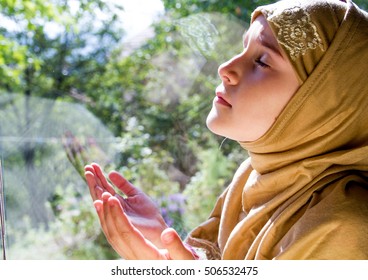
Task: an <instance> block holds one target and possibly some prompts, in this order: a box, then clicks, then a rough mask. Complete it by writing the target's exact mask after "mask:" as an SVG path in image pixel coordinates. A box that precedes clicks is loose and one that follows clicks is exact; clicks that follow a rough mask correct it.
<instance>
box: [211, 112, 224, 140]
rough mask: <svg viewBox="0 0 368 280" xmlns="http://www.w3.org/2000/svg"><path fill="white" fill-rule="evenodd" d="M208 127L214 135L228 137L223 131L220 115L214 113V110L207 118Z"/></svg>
mask: <svg viewBox="0 0 368 280" xmlns="http://www.w3.org/2000/svg"><path fill="white" fill-rule="evenodd" d="M206 125H207V128H208V129H209V130H210V131H211V132H212V133H213V134H216V135H219V136H223V137H228V136H227V135H225V134H226V133H225V131H224V129H223V124H221V120H220V119H219V117H218V115H217V114H216V113H215V112H213V110H211V112H210V113H209V114H208V116H207V119H206ZM228 138H229V137H228Z"/></svg>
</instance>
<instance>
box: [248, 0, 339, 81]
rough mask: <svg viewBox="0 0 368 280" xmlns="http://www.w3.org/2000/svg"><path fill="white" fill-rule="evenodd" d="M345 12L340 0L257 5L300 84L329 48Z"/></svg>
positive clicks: (303, 0)
mask: <svg viewBox="0 0 368 280" xmlns="http://www.w3.org/2000/svg"><path fill="white" fill-rule="evenodd" d="M345 12H346V3H343V1H340V0H299V1H298V0H282V1H280V2H276V3H274V4H271V5H266V6H261V7H259V8H257V9H256V10H255V11H254V12H253V14H252V22H253V21H254V19H255V18H256V17H257V16H259V15H261V14H262V15H263V16H264V17H265V18H266V19H267V21H268V23H269V25H270V27H271V29H272V31H273V33H274V35H275V36H276V38H277V41H278V42H279V44H280V46H281V47H282V49H283V50H284V52H285V53H286V54H287V56H288V58H289V60H290V62H291V63H292V64H293V66H294V69H295V71H296V72H297V74H298V77H299V79H300V81H301V82H304V81H305V80H306V79H307V78H308V76H309V75H310V74H311V73H312V71H313V69H314V68H315V67H316V65H317V64H318V62H319V61H320V60H321V58H322V56H323V55H324V53H325V52H326V51H327V49H328V47H329V46H330V44H331V42H332V40H333V38H334V35H335V33H336V31H337V30H338V28H339V26H340V24H341V22H342V20H343V18H344V16H345Z"/></svg>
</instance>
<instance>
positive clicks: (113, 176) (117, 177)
mask: <svg viewBox="0 0 368 280" xmlns="http://www.w3.org/2000/svg"><path fill="white" fill-rule="evenodd" d="M109 178H110V180H111V182H112V183H113V184H114V185H115V186H116V187H117V188H118V189H119V190H121V191H122V192H123V193H124V194H125V195H127V196H128V197H129V196H134V195H137V194H138V193H139V192H140V190H138V189H137V188H136V187H134V186H133V184H132V183H130V182H129V181H128V180H127V179H125V178H124V177H123V176H122V175H121V174H120V173H118V172H116V171H111V172H110V174H109Z"/></svg>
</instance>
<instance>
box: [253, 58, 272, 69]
mask: <svg viewBox="0 0 368 280" xmlns="http://www.w3.org/2000/svg"><path fill="white" fill-rule="evenodd" d="M255 63H256V64H257V65H258V66H260V67H262V68H269V67H270V66H269V65H268V64H266V63H264V62H263V61H262V59H261V58H257V59H256V60H255Z"/></svg>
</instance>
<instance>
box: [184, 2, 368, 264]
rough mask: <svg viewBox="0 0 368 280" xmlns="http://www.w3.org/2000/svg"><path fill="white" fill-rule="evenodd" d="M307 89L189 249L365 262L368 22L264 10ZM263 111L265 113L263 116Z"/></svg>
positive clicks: (308, 7) (338, 10) (347, 14)
mask: <svg viewBox="0 0 368 280" xmlns="http://www.w3.org/2000/svg"><path fill="white" fill-rule="evenodd" d="M260 14H263V15H264V16H265V17H266V19H267V21H268V23H269V25H270V27H271V29H272V31H273V32H274V35H275V36H276V38H277V40H278V42H279V45H280V46H281V47H282V49H283V51H284V52H285V54H287V56H288V58H289V60H290V62H291V63H292V65H293V67H294V69H295V71H296V73H297V74H298V77H299V79H300V81H301V83H302V85H301V87H300V88H299V90H298V91H297V92H296V93H295V95H294V96H293V98H292V99H291V100H290V102H289V103H288V104H287V106H286V108H285V109H284V110H283V112H282V113H281V114H280V116H279V117H278V119H277V120H276V121H275V123H274V125H273V126H272V127H271V129H270V130H269V131H268V132H267V133H266V134H265V135H264V136H262V137H261V138H260V139H258V140H256V141H254V142H246V143H240V144H241V146H242V147H244V149H246V150H247V151H248V153H249V158H248V159H247V160H246V161H245V162H244V163H243V164H242V165H241V166H240V167H239V169H238V170H237V172H236V174H235V175H234V178H233V181H232V183H231V184H230V186H229V187H228V188H227V189H226V190H225V192H224V193H223V194H222V195H221V197H220V198H219V199H218V202H217V204H216V206H215V208H214V210H213V212H212V213H211V216H210V217H209V219H208V220H207V221H206V222H204V223H203V224H202V225H200V226H199V227H197V228H196V229H194V230H193V231H192V232H191V233H190V234H189V236H188V238H187V242H188V243H189V244H191V245H192V246H195V247H200V248H203V249H204V250H205V251H206V254H207V257H208V258H210V259H220V258H222V259H368V14H367V13H365V12H364V11H362V10H360V9H359V8H358V7H357V6H356V5H355V4H353V3H352V2H351V1H349V0H347V1H339V0H304V1H303V0H300V1H295V0H284V1H280V2H277V3H275V4H271V5H267V6H263V7H259V8H258V9H257V10H256V11H255V12H254V13H253V17H252V20H254V19H255V18H256V17H257V16H258V15H260ZM265 109H266V108H265Z"/></svg>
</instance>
